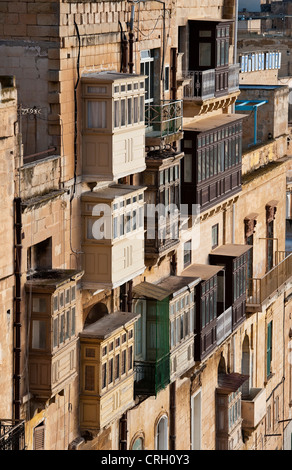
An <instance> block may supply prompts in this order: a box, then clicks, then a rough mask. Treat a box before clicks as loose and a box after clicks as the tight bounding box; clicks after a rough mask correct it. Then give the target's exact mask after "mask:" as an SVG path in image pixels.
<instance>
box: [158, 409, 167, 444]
mask: <svg viewBox="0 0 292 470" xmlns="http://www.w3.org/2000/svg"><path fill="white" fill-rule="evenodd" d="M167 427H168V419H167V417H166V416H163V417H162V418H161V419H160V420H159V422H158V425H157V428H156V450H168V430H167Z"/></svg>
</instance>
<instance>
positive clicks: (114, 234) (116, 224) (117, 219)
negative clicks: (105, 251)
mask: <svg viewBox="0 0 292 470" xmlns="http://www.w3.org/2000/svg"><path fill="white" fill-rule="evenodd" d="M118 223H119V218H118V217H114V221H113V225H114V230H113V232H114V233H113V236H114V238H117V237H118V236H119V228H118Z"/></svg>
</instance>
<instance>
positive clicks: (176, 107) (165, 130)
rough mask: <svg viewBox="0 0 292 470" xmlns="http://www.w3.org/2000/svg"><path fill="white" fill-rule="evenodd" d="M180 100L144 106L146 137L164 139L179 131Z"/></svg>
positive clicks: (180, 124)
mask: <svg viewBox="0 0 292 470" xmlns="http://www.w3.org/2000/svg"><path fill="white" fill-rule="evenodd" d="M182 106H183V105H182V100H176V101H173V100H163V101H161V102H160V103H159V104H155V103H146V104H145V125H146V137H152V138H153V137H154V138H160V139H162V138H165V137H168V136H171V135H174V134H177V133H178V132H180V131H181V128H182V117H183V110H182Z"/></svg>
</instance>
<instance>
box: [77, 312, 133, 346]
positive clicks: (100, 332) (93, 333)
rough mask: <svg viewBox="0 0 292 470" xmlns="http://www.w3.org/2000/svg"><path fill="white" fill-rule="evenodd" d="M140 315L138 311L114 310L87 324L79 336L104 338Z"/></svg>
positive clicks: (125, 326)
mask: <svg viewBox="0 0 292 470" xmlns="http://www.w3.org/2000/svg"><path fill="white" fill-rule="evenodd" d="M139 317H140V314H138V313H132V312H114V313H109V314H107V315H105V316H104V317H102V318H101V319H100V320H98V321H96V322H95V323H92V324H91V325H88V326H86V327H85V328H84V330H83V331H81V332H80V333H79V336H80V337H81V338H92V339H100V340H104V339H107V338H109V337H110V336H112V335H113V334H114V333H115V332H117V331H118V330H122V329H123V328H127V327H129V325H130V324H131V323H133V322H134V321H135V320H137V319H138V318H139Z"/></svg>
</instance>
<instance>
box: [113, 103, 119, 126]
mask: <svg viewBox="0 0 292 470" xmlns="http://www.w3.org/2000/svg"><path fill="white" fill-rule="evenodd" d="M114 103H115V110H114V113H115V116H114V120H115V127H119V125H120V101H118V100H117V101H115V102H114Z"/></svg>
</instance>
